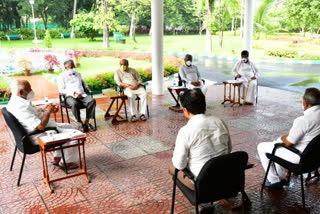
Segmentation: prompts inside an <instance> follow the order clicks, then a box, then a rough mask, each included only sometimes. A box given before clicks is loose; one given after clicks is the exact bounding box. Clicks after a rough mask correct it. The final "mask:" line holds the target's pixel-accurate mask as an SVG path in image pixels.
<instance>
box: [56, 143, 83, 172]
mask: <svg viewBox="0 0 320 214" xmlns="http://www.w3.org/2000/svg"><path fill="white" fill-rule="evenodd" d="M60 148H61V156H62V160H63V164H64V170H65V172H66V174H68V169H67V163H66V159H65V158H64V152H63V149H62V145H60ZM79 158H80V157H79Z"/></svg>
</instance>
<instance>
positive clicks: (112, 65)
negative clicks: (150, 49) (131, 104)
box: [76, 57, 151, 78]
mask: <svg viewBox="0 0 320 214" xmlns="http://www.w3.org/2000/svg"><path fill="white" fill-rule="evenodd" d="M119 63H120V59H118V58H114V57H84V58H81V61H80V64H81V65H80V67H79V68H76V70H77V71H78V72H80V73H81V75H82V76H83V77H84V78H86V77H93V76H96V75H97V74H101V73H105V72H110V71H115V70H116V69H118V68H119V66H120V65H119ZM129 66H130V67H133V68H148V67H150V66H151V62H148V61H143V60H133V59H129Z"/></svg>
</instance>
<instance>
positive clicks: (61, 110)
mask: <svg viewBox="0 0 320 214" xmlns="http://www.w3.org/2000/svg"><path fill="white" fill-rule="evenodd" d="M60 112H61V120H62V123H64V119H63V109H62V107H61V106H60Z"/></svg>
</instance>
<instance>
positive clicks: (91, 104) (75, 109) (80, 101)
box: [66, 96, 96, 122]
mask: <svg viewBox="0 0 320 214" xmlns="http://www.w3.org/2000/svg"><path fill="white" fill-rule="evenodd" d="M66 102H67V104H68V105H69V106H71V110H72V114H73V115H74V117H75V118H76V120H77V122H80V121H81V117H80V109H81V108H84V107H85V108H86V119H93V118H94V115H95V111H96V100H95V99H93V98H92V97H91V96H86V97H82V98H74V97H71V96H68V97H67V98H66Z"/></svg>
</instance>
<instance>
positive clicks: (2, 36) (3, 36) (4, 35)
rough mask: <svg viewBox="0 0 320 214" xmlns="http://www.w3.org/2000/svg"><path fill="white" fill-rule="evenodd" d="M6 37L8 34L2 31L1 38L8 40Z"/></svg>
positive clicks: (0, 32)
mask: <svg viewBox="0 0 320 214" xmlns="http://www.w3.org/2000/svg"><path fill="white" fill-rule="evenodd" d="M6 39H7V37H6V34H5V33H4V32H2V31H0V40H6Z"/></svg>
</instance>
